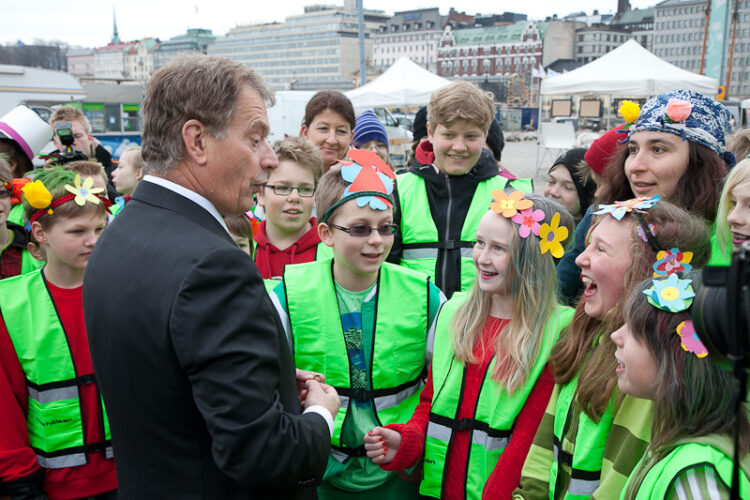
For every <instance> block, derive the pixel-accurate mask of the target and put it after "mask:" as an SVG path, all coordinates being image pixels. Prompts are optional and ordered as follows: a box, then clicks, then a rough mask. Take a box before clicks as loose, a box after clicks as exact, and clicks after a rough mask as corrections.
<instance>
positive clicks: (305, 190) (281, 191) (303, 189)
mask: <svg viewBox="0 0 750 500" xmlns="http://www.w3.org/2000/svg"><path fill="white" fill-rule="evenodd" d="M266 187H267V188H271V189H273V192H274V194H277V195H279V196H289V195H290V194H292V190H294V189H296V190H297V193H299V195H300V196H301V197H302V198H310V197H312V195H314V194H315V188H313V187H309V186H274V185H272V184H266Z"/></svg>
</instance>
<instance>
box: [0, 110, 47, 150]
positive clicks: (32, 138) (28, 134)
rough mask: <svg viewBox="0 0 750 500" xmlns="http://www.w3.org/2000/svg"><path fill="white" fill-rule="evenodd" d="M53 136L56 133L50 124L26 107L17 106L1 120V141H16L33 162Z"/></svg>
mask: <svg viewBox="0 0 750 500" xmlns="http://www.w3.org/2000/svg"><path fill="white" fill-rule="evenodd" d="M53 136H54V131H53V130H52V127H50V125H49V123H47V122H45V121H44V120H42V118H41V117H40V116H39V115H38V114H36V112H34V111H33V110H31V109H29V108H27V107H26V106H23V105H21V106H16V107H15V109H13V110H12V111H10V112H8V113H6V115H5V116H3V117H2V118H0V139H2V138H7V139H12V140H13V141H15V142H16V143H17V144H18V145H19V146H21V149H23V152H24V153H26V156H28V157H29V160H33V159H34V157H35V156H36V154H37V153H38V152H39V151H40V150H41V149H42V148H43V147H44V146H45V145H46V144H47V143H48V142H49V141H51V140H52V137H53Z"/></svg>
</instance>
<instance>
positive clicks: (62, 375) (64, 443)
mask: <svg viewBox="0 0 750 500" xmlns="http://www.w3.org/2000/svg"><path fill="white" fill-rule="evenodd" d="M0 314H2V317H3V321H4V322H5V327H6V328H7V330H8V334H9V335H10V340H11V342H13V347H14V348H15V351H16V354H17V355H18V360H19V362H20V363H21V368H22V369H23V372H24V374H25V376H26V386H27V389H28V415H27V419H26V424H27V426H28V432H29V442H30V444H31V447H32V448H33V449H34V452H35V453H36V456H37V461H38V462H39V465H41V466H42V467H46V468H48V469H60V468H64V467H75V466H79V465H84V464H86V463H87V459H86V454H87V453H94V452H104V454H105V457H106V458H112V457H113V453H112V444H111V436H110V432H109V421H108V420H107V415H106V413H105V411H104V406H103V404H102V406H101V415H102V418H101V421H100V422H99V425H100V426H102V430H103V435H104V437H105V440H104V441H103V442H99V443H87V442H86V439H85V433H84V429H83V418H82V415H81V401H80V392H79V389H78V388H79V386H83V385H86V384H93V383H95V380H94V374H93V373H91V374H88V375H80V376H79V375H78V374H77V373H76V370H75V365H74V364H73V357H72V356H71V353H70V346H69V345H68V339H67V337H66V336H65V331H64V330H63V327H62V324H61V323H60V319H59V317H58V316H57V311H56V309H55V305H54V303H53V302H52V299H51V298H50V295H49V292H48V291H47V285H46V284H45V282H44V278H43V277H42V273H41V269H40V270H37V271H33V272H31V273H29V274H25V275H21V276H14V277H12V278H7V279H5V280H2V281H0ZM100 404H101V400H100Z"/></svg>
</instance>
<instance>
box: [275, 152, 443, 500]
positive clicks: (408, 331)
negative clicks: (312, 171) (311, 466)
mask: <svg viewBox="0 0 750 500" xmlns="http://www.w3.org/2000/svg"><path fill="white" fill-rule="evenodd" d="M349 157H350V158H351V159H352V160H354V161H355V162H356V163H352V164H350V165H343V166H334V167H333V168H331V170H329V172H328V173H326V174H325V175H324V176H323V177H322V178H321V180H320V184H319V185H318V190H317V192H316V196H315V202H316V208H317V210H318V213H320V214H322V216H321V217H320V220H319V224H318V233H319V234H320V239H321V241H322V242H323V243H325V244H326V245H327V246H329V247H332V250H333V259H328V260H323V261H316V262H310V263H306V264H298V265H289V266H286V268H285V269H284V279H283V282H282V283H281V284H279V285H277V286H276V288H275V289H274V290H273V293H272V299H273V300H274V303H275V304H276V307H277V309H278V311H279V315H280V316H281V318H282V322H283V323H284V327H285V330H286V332H287V335H288V336H289V339H290V344H291V345H292V346H293V349H294V356H295V362H296V365H297V368H300V369H303V370H311V371H315V372H320V373H322V374H323V375H325V377H326V381H327V383H329V384H330V385H332V386H334V387H335V388H336V390H337V391H338V393H339V396H340V397H341V408H340V409H339V412H338V414H337V415H336V417H335V423H334V433H333V437H332V441H331V443H332V450H331V456H330V457H329V460H328V467H327V469H326V474H325V477H324V482H323V485H322V486H320V487H319V488H318V495H319V496H320V498H322V499H326V498H345V497H350V496H357V497H358V498H380V497H382V496H383V495H388V497H389V498H414V497H416V495H417V489H418V482H406V481H403V480H401V479H400V478H398V477H397V476H396V475H395V473H393V472H386V471H383V470H382V469H381V468H380V467H378V466H377V465H374V464H372V463H371V462H370V460H369V459H368V458H367V457H366V455H365V452H364V447H363V438H364V435H365V434H366V433H367V432H368V431H369V430H370V429H372V427H373V426H374V425H379V424H378V422H380V423H382V424H384V425H385V424H386V423H391V422H393V423H395V422H400V421H404V420H406V419H408V418H409V417H410V416H411V414H412V413H413V411H414V409H415V408H416V405H417V403H418V399H419V393H420V391H421V388H422V386H423V384H424V375H425V374H426V367H427V366H428V363H429V357H430V353H431V351H432V348H431V339H432V333H433V328H434V325H433V321H434V319H435V316H436V314H437V311H438V309H439V307H440V305H441V304H442V303H443V302H444V301H445V297H444V296H443V294H442V292H440V290H439V289H438V288H437V287H436V286H434V285H433V284H432V283H430V280H429V278H428V277H427V276H426V275H424V274H421V273H419V272H416V271H412V270H409V269H405V268H403V267H399V266H395V265H392V264H388V263H384V260H385V257H386V255H388V252H389V250H390V247H391V245H392V244H393V232H394V231H395V230H396V227H395V225H394V224H393V210H392V203H393V199H392V198H391V193H392V191H393V178H394V175H393V172H392V171H391V170H390V168H388V167H387V166H386V165H385V163H383V161H382V160H381V159H380V158H379V157H378V156H377V155H376V154H375V153H373V152H371V151H363V150H352V151H350V152H349ZM311 299H314V300H311Z"/></svg>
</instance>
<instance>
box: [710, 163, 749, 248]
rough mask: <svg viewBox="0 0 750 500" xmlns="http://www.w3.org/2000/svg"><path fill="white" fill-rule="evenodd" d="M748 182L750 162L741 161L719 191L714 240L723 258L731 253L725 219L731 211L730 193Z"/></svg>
mask: <svg viewBox="0 0 750 500" xmlns="http://www.w3.org/2000/svg"><path fill="white" fill-rule="evenodd" d="M747 182H750V160H742V161H741V162H739V163H738V164H737V165H735V166H734V168H733V169H732V171H731V172H729V175H728V176H727V178H726V179H725V180H724V189H722V190H721V198H719V210H718V213H717V214H716V239H717V243H718V245H719V250H721V253H723V254H724V256H726V255H728V254H731V253H732V244H731V240H732V229H731V228H730V227H729V222H727V217H729V212H730V211H731V210H732V207H733V206H734V203H733V202H732V191H734V188H736V187H737V186H739V185H742V184H745V183H747Z"/></svg>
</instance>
